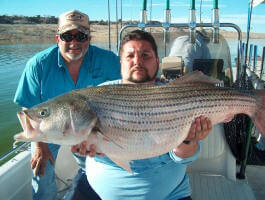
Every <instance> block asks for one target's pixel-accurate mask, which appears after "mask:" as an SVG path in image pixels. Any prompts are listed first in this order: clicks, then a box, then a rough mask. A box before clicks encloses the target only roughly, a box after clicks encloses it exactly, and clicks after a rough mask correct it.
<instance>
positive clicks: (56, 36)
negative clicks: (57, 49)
mask: <svg viewBox="0 0 265 200" xmlns="http://www.w3.org/2000/svg"><path fill="white" fill-rule="evenodd" d="M55 39H56V42H57V44H58V43H59V40H60V35H57V34H56V35H55Z"/></svg>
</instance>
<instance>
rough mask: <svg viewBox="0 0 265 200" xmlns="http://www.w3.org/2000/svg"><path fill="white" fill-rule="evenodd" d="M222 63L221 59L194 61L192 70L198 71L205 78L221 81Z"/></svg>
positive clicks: (222, 75) (222, 76)
mask: <svg viewBox="0 0 265 200" xmlns="http://www.w3.org/2000/svg"><path fill="white" fill-rule="evenodd" d="M223 66H224V61H223V59H194V60H193V70H194V71H195V70H199V71H201V72H203V73H204V74H205V75H207V76H212V77H214V78H217V79H220V80H223V79H224V72H223Z"/></svg>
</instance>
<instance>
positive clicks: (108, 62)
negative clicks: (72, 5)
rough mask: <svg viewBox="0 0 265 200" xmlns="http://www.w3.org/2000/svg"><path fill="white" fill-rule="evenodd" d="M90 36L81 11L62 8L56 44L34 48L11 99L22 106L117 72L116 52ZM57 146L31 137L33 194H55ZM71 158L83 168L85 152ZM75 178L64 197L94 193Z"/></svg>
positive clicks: (50, 197) (45, 196) (116, 75)
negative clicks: (83, 188)
mask: <svg viewBox="0 0 265 200" xmlns="http://www.w3.org/2000/svg"><path fill="white" fill-rule="evenodd" d="M90 40H91V36H90V27H89V18H88V16H87V15H86V14H84V13H82V12H79V11H77V10H73V11H69V12H66V13H63V14H61V15H60V16H59V21H58V32H57V34H56V41H57V45H55V46H52V47H50V48H48V49H46V50H44V51H42V52H40V53H38V54H36V55H35V56H34V57H32V58H31V59H30V60H29V61H28V63H27V65H26V67H25V69H24V72H23V74H22V76H21V79H20V81H19V85H18V88H17V91H16V94H15V98H14V102H15V103H17V104H19V105H20V106H22V107H23V109H27V108H31V107H33V106H34V105H37V104H39V103H42V102H45V101H47V100H49V99H51V98H53V97H56V96H58V95H61V94H63V93H66V92H69V91H71V90H74V89H79V88H86V87H87V86H93V85H98V84H100V83H102V82H104V81H107V80H114V79H117V78H119V77H120V63H119V58H118V56H116V55H115V54H114V53H112V52H110V51H107V50H103V49H100V48H98V47H96V46H93V45H90ZM59 148H60V146H59V145H55V144H46V143H42V142H36V143H32V146H31V149H32V159H31V168H32V169H33V170H34V177H33V180H32V186H33V199H34V200H36V199H37V200H43V199H48V200H55V199H56V195H57V188H56V183H55V172H54V166H53V165H54V162H55V160H56V157H57V154H58V150H59ZM76 159H77V162H78V163H79V165H80V167H81V168H85V157H80V156H78V157H76ZM83 175H84V176H83ZM83 177H85V173H84V170H83V171H82V170H79V175H78V178H77V181H79V180H80V181H81V182H80V183H82V182H83ZM85 181H86V182H87V180H86V177H85ZM78 184H79V183H75V184H74V185H75V186H74V187H76V188H74V190H75V189H77V191H72V194H71V195H69V196H68V197H67V199H97V196H96V194H92V196H84V197H82V194H81V193H82V192H81V190H79V189H78V187H79V185H78ZM88 186H89V185H88Z"/></svg>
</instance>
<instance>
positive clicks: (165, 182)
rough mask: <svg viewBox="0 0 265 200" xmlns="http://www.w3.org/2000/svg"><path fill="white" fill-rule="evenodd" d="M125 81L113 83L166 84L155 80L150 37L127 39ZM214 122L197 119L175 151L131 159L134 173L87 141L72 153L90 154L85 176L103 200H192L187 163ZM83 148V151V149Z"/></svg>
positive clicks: (134, 34)
mask: <svg viewBox="0 0 265 200" xmlns="http://www.w3.org/2000/svg"><path fill="white" fill-rule="evenodd" d="M120 62H121V75H122V80H116V81H111V82H107V83H104V84H103V85H110V84H157V85H159V84H163V83H161V82H157V81H156V75H157V72H158V66H159V58H158V55H157V46H156V43H155V40H154V38H153V37H152V36H151V34H149V33H147V32H145V31H141V30H135V31H132V32H129V33H128V34H127V35H125V36H124V38H123V40H122V44H121V53H120ZM211 128H212V124H211V121H210V120H209V119H207V118H205V117H203V116H201V117H198V118H196V119H195V122H194V123H193V124H192V125H191V128H190V131H189V134H188V136H187V138H186V140H185V141H184V142H183V143H182V144H181V145H179V146H178V147H176V148H175V149H173V150H172V151H170V152H168V153H166V154H163V155H160V156H156V157H153V158H148V159H142V160H132V161H130V168H131V169H132V171H133V174H131V173H130V172H128V171H126V170H124V169H123V168H121V167H119V166H118V165H116V164H115V163H114V162H112V161H111V160H110V159H109V158H108V157H107V156H102V155H101V156H99V155H97V154H96V146H95V145H91V146H90V149H89V150H88V149H86V142H83V143H81V145H80V146H79V145H75V146H73V147H72V151H73V152H78V153H79V154H81V155H87V154H88V155H90V156H92V157H93V156H94V158H87V160H86V173H87V178H88V181H89V183H90V184H91V186H92V187H93V189H94V190H95V191H96V192H97V194H98V195H99V196H100V197H101V198H102V199H111V200H119V199H131V200H134V199H137V200H146V199H159V200H162V199H164V200H169V199H175V200H177V199H178V200H184V199H185V200H189V199H191V197H190V196H191V188H190V184H189V178H188V176H187V174H186V167H187V164H189V163H191V162H193V161H194V160H195V159H196V158H197V157H198V155H199V152H200V140H202V139H204V138H205V137H207V136H208V134H209V133H210V130H211ZM80 147H81V148H80Z"/></svg>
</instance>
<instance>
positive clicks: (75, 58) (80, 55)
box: [65, 44, 88, 61]
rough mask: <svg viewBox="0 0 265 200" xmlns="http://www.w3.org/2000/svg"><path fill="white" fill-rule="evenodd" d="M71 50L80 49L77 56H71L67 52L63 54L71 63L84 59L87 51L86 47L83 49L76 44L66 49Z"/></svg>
mask: <svg viewBox="0 0 265 200" xmlns="http://www.w3.org/2000/svg"><path fill="white" fill-rule="evenodd" d="M71 48H80V49H81V52H80V53H79V54H71V53H69V52H65V55H66V56H67V57H68V58H69V59H70V60H72V61H76V60H79V59H81V58H82V57H84V56H85V54H86V52H87V50H88V47H87V48H86V49H83V48H82V46H81V45H78V44H71V45H69V47H68V49H71Z"/></svg>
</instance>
